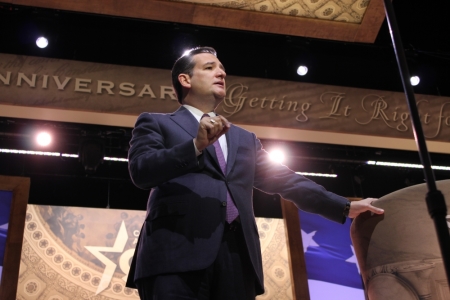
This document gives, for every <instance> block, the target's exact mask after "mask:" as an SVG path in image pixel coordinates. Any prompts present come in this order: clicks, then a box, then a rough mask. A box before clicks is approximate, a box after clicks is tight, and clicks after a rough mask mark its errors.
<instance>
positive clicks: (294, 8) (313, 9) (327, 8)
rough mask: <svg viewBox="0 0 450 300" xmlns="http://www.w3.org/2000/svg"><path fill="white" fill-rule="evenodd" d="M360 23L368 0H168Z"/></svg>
mask: <svg viewBox="0 0 450 300" xmlns="http://www.w3.org/2000/svg"><path fill="white" fill-rule="evenodd" d="M169 1H176V2H190V3H197V4H204V5H212V6H218V7H223V8H232V9H243V10H251V11H257V12H262V13H273V14H281V15H288V16H292V17H300V18H311V19H321V20H331V21H340V22H349V23H357V24H360V23H361V21H362V19H363V17H364V13H365V12H366V9H367V7H368V5H369V2H370V0H234V1H233V0H232V1H229V0H169Z"/></svg>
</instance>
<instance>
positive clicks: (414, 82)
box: [410, 76, 420, 86]
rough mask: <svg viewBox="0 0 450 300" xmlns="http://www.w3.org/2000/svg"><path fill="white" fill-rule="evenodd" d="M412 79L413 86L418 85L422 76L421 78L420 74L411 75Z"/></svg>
mask: <svg viewBox="0 0 450 300" xmlns="http://www.w3.org/2000/svg"><path fill="white" fill-rule="evenodd" d="M410 81H411V85H412V86H416V85H418V84H419V82H420V78H419V76H411V79H410Z"/></svg>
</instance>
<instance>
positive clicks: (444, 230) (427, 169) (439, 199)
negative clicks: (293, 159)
mask: <svg viewBox="0 0 450 300" xmlns="http://www.w3.org/2000/svg"><path fill="white" fill-rule="evenodd" d="M384 8H385V12H386V18H387V21H388V25H389V31H390V34H391V39H392V44H393V46H394V51H395V56H396V57H397V64H398V68H399V71H400V77H401V79H402V83H403V88H404V90H405V94H406V100H407V102H408V107H409V111H410V114H411V122H412V124H413V132H414V138H415V140H416V145H417V148H418V149H419V156H420V160H421V161H422V165H423V169H424V173H425V180H426V182H427V185H428V193H427V196H426V202H427V207H428V213H429V214H430V216H431V218H432V219H433V221H434V225H435V227H436V232H437V236H438V240H439V246H440V248H441V254H442V259H443V261H444V267H445V271H446V274H447V282H448V283H449V287H450V235H449V229H448V226H447V221H446V219H445V217H446V216H447V206H446V204H445V199H444V195H442V193H441V192H440V191H439V190H438V189H437V188H436V180H435V178H434V173H433V170H432V169H431V160H430V155H429V152H428V149H427V144H426V142H425V135H424V134H423V130H422V124H421V123H420V117H419V112H418V109H417V105H416V99H415V97H414V91H413V88H412V86H411V82H410V75H409V70H408V65H407V64H406V57H405V51H404V49H403V45H402V41H401V39H400V32H399V30H398V25H397V20H396V18H395V13H394V8H393V6H392V2H391V0H384Z"/></svg>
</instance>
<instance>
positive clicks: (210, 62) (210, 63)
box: [203, 61, 225, 71]
mask: <svg viewBox="0 0 450 300" xmlns="http://www.w3.org/2000/svg"><path fill="white" fill-rule="evenodd" d="M215 64H216V62H215V61H208V62H206V63H204V64H203V66H207V65H215ZM219 68H221V69H222V70H223V71H225V67H224V66H223V65H222V64H219Z"/></svg>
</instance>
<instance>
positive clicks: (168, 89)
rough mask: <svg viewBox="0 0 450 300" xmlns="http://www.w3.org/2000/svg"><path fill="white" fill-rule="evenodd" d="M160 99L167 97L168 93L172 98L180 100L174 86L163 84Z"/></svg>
mask: <svg viewBox="0 0 450 300" xmlns="http://www.w3.org/2000/svg"><path fill="white" fill-rule="evenodd" d="M159 94H160V97H159V98H160V99H164V98H166V95H167V96H169V97H170V99H172V100H175V101H178V100H177V96H176V95H175V90H174V89H173V87H172V86H168V85H161V87H160V93H159Z"/></svg>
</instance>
